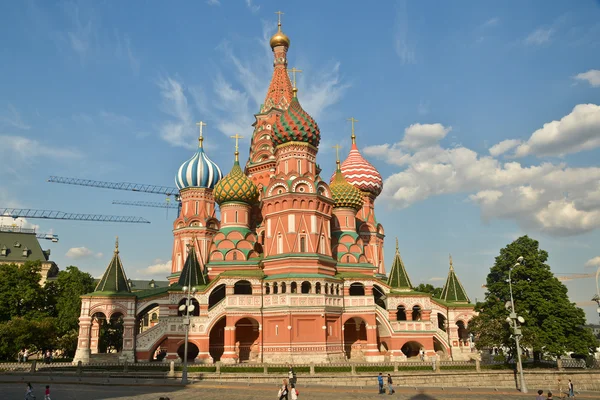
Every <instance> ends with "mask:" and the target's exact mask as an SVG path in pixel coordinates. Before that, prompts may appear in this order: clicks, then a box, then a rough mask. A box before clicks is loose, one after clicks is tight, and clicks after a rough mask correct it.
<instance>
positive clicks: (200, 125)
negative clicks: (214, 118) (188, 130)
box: [196, 121, 206, 148]
mask: <svg viewBox="0 0 600 400" xmlns="http://www.w3.org/2000/svg"><path fill="white" fill-rule="evenodd" d="M196 125H198V127H199V128H200V136H198V147H200V148H202V142H203V141H204V136H202V127H203V126H206V124H205V123H204V122H202V121H200V122H196Z"/></svg>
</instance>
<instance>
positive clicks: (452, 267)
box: [449, 254, 454, 269]
mask: <svg viewBox="0 0 600 400" xmlns="http://www.w3.org/2000/svg"><path fill="white" fill-rule="evenodd" d="M449 256H450V269H454V265H452V254H449Z"/></svg>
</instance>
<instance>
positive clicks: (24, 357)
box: [23, 349, 29, 362]
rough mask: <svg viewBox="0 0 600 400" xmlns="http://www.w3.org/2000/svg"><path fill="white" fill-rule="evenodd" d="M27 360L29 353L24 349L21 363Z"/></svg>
mask: <svg viewBox="0 0 600 400" xmlns="http://www.w3.org/2000/svg"><path fill="white" fill-rule="evenodd" d="M27 358H29V351H27V349H25V350H23V362H27Z"/></svg>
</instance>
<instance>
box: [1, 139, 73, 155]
mask: <svg viewBox="0 0 600 400" xmlns="http://www.w3.org/2000/svg"><path fill="white" fill-rule="evenodd" d="M0 143H2V146H0V155H1V156H2V157H0V159H6V160H8V159H10V160H32V159H33V158H34V157H48V158H54V159H79V158H82V157H83V154H81V152H79V151H78V150H75V149H68V148H62V147H54V146H49V145H47V144H42V143H40V142H38V141H37V140H34V139H29V138H26V137H23V136H11V135H0Z"/></svg>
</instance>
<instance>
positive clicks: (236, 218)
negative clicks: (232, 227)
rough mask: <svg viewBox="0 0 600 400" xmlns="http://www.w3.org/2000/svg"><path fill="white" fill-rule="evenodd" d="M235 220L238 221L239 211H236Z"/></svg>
mask: <svg viewBox="0 0 600 400" xmlns="http://www.w3.org/2000/svg"><path fill="white" fill-rule="evenodd" d="M235 222H238V212H237V211H236V212H235Z"/></svg>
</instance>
